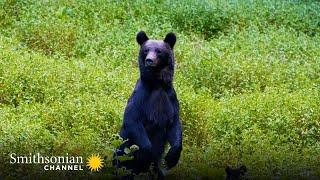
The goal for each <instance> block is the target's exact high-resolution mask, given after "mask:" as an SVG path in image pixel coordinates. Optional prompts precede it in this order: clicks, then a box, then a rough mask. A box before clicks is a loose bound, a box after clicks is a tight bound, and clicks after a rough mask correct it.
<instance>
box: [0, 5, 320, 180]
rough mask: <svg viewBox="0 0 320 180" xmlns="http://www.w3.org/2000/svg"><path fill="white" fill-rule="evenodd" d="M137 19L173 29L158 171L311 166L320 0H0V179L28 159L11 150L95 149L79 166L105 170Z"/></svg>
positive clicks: (314, 170)
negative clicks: (166, 158)
mask: <svg viewBox="0 0 320 180" xmlns="http://www.w3.org/2000/svg"><path fill="white" fill-rule="evenodd" d="M139 30H144V31H146V32H147V34H148V35H149V37H150V38H154V39H163V38H164V36H165V35H166V34H167V33H168V32H170V31H173V32H175V33H176V35H177V44H176V46H175V57H176V71H175V79H174V86H175V89H176V91H177V95H178V98H179V100H180V106H181V107H180V108H181V109H180V116H181V121H182V123H183V138H184V139H183V143H184V149H183V152H182V157H181V159H180V161H179V164H178V165H177V166H176V167H175V168H174V169H172V171H171V172H170V173H169V175H168V176H169V177H173V178H174V177H179V178H191V179H195V178H197V177H204V178H205V177H217V178H223V177H224V167H225V166H226V165H227V164H229V165H231V166H234V167H236V166H239V165H240V164H245V165H246V166H247V168H248V173H247V177H248V178H257V177H262V176H265V177H270V176H274V174H277V173H278V174H280V175H281V176H282V177H295V178H297V177H298V178H302V176H304V177H306V179H308V178H311V177H314V176H320V2H319V1H311V0H303V1H299V0H292V1H282V0H272V1H252V0H243V1H240V0H239V1H238V0H228V1H222V0H221V1H215V0H205V1H196V0H183V1H173V0H151V1H146V0H141V1H130V0H125V1H116V0H114V1H113V0H91V1H85V0H40V1H37V0H0V161H3V162H4V163H3V162H1V163H0V179H1V177H13V178H14V177H16V176H19V175H21V172H25V171H26V170H29V171H30V172H33V171H32V169H33V168H34V169H36V167H33V166H26V167H21V168H13V167H12V166H10V164H8V153H12V152H15V153H17V154H18V153H20V154H28V153H38V152H39V153H42V154H47V155H59V154H65V153H69V154H74V155H83V156H88V155H91V154H93V153H95V154H97V153H99V154H100V155H101V156H102V157H104V159H105V167H104V168H103V170H102V172H99V173H93V174H92V173H89V172H87V171H85V172H84V175H92V176H95V175H96V176H99V175H101V174H104V175H106V176H108V175H110V171H111V170H110V169H111V168H110V166H111V163H110V158H111V157H112V148H114V146H115V144H116V141H115V140H114V139H115V138H114V135H115V134H117V133H118V131H119V128H120V125H121V122H122V117H123V111H124V108H125V105H126V101H127V99H128V97H129V96H130V94H131V92H132V90H133V88H134V85H135V83H136V80H137V79H138V77H139V72H138V66H137V55H138V50H139V46H138V44H137V43H136V41H135V35H136V33H137V32H138V31H139ZM22 174H23V173H22ZM23 176H26V177H28V176H29V177H32V174H31V173H30V174H26V173H25V174H23Z"/></svg>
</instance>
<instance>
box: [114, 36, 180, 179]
mask: <svg viewBox="0 0 320 180" xmlns="http://www.w3.org/2000/svg"><path fill="white" fill-rule="evenodd" d="M175 41H176V36H175V35H174V34H173V33H169V34H168V35H167V36H166V38H165V40H164V41H156V40H149V38H148V37H147V35H146V34H145V32H143V31H140V32H139V33H138V34H137V42H138V44H139V45H140V52H139V57H138V62H139V69H140V78H139V79H138V81H137V83H136V86H135V89H134V91H133V93H132V95H131V97H130V98H129V100H128V103H127V106H126V109H125V113H124V119H123V124H122V127H121V131H120V136H121V137H122V138H123V139H128V141H127V142H125V143H124V144H122V145H121V146H120V147H119V148H118V150H117V153H116V155H117V156H121V155H123V154H124V149H125V148H126V147H130V146H131V145H133V144H136V145H138V146H139V150H138V151H136V152H134V153H133V156H134V159H133V160H127V161H122V162H119V161H114V164H115V165H116V166H117V167H126V168H127V169H131V170H133V172H134V173H135V174H138V173H140V172H146V171H148V170H149V168H150V164H151V163H153V164H154V166H155V168H154V169H155V171H156V173H157V174H158V177H159V178H162V177H163V174H162V172H161V170H160V168H159V162H160V159H161V157H162V154H163V152H164V149H165V145H166V143H167V142H168V143H169V144H170V149H169V152H168V153H167V154H166V156H165V162H166V169H170V168H172V167H174V166H175V165H176V164H177V163H178V161H179V158H180V153H181V150H182V130H181V123H180V120H179V102H178V99H177V96H176V92H175V90H174V88H173V86H172V81H173V74H174V54H173V46H174V44H175ZM146 58H148V59H150V61H152V62H153V64H152V66H148V65H147V64H146Z"/></svg>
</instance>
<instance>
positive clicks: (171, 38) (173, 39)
mask: <svg viewBox="0 0 320 180" xmlns="http://www.w3.org/2000/svg"><path fill="white" fill-rule="evenodd" d="M176 40H177V38H176V35H175V34H174V33H173V32H170V33H168V34H167V35H166V37H165V38H164V40H163V41H164V42H166V43H168V44H169V46H170V47H171V49H173V46H174V44H175V43H176Z"/></svg>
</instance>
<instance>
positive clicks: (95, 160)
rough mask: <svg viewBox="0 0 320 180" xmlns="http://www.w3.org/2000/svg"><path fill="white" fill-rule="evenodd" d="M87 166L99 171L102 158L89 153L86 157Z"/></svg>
mask: <svg viewBox="0 0 320 180" xmlns="http://www.w3.org/2000/svg"><path fill="white" fill-rule="evenodd" d="M87 166H88V168H89V169H90V170H91V171H99V170H100V169H101V168H102V167H103V160H102V159H101V157H100V156H99V155H95V154H93V155H91V156H90V157H88V158H87Z"/></svg>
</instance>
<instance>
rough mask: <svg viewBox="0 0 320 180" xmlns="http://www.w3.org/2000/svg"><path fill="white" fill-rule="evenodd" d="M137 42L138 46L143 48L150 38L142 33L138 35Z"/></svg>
mask: <svg viewBox="0 0 320 180" xmlns="http://www.w3.org/2000/svg"><path fill="white" fill-rule="evenodd" d="M136 38H137V42H138V44H139V45H140V46H141V45H142V44H143V43H144V42H146V41H148V40H149V38H148V36H147V34H146V33H145V32H144V31H140V32H138V34H137V37H136Z"/></svg>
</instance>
